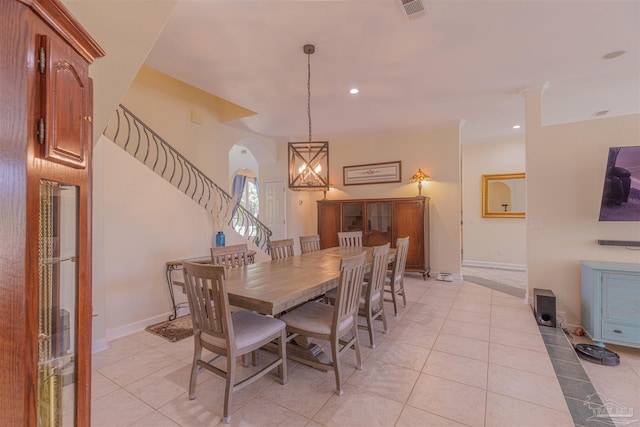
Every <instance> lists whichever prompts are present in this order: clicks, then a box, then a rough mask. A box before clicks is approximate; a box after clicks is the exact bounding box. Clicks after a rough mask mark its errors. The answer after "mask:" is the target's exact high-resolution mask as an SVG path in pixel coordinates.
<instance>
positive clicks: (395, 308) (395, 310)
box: [391, 283, 398, 316]
mask: <svg viewBox="0 0 640 427" xmlns="http://www.w3.org/2000/svg"><path fill="white" fill-rule="evenodd" d="M391 300H392V301H393V314H394V316H397V315H398V304H397V301H396V285H395V283H392V284H391Z"/></svg>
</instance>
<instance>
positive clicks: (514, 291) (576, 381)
mask: <svg viewBox="0 0 640 427" xmlns="http://www.w3.org/2000/svg"><path fill="white" fill-rule="evenodd" d="M464 280H468V281H469V282H473V283H476V284H478V285H481V286H486V287H488V288H491V289H494V290H497V291H500V292H504V293H507V294H509V295H512V296H515V297H518V298H524V295H525V294H524V292H525V290H524V289H520V288H516V287H513V286H509V285H505V284H503V283H498V282H495V281H493V280H488V279H484V278H482V277H475V276H467V275H465V276H464ZM538 329H540V334H541V335H542V340H543V341H544V343H545V346H546V347H547V352H548V353H549V357H550V359H551V364H552V365H553V369H554V370H555V372H556V377H557V378H558V382H560V388H562V393H563V394H564V399H565V400H566V402H567V406H568V407H569V411H571V417H572V418H573V422H574V424H575V425H576V426H577V427H594V426H602V425H610V426H613V425H615V424H614V423H613V421H612V420H611V418H610V417H609V414H608V412H607V409H606V407H605V406H604V404H603V402H602V399H601V398H600V396H599V395H598V393H597V392H596V389H595V388H594V387H593V384H592V383H591V379H590V378H589V376H588V375H587V373H586V372H585V370H584V368H583V367H582V364H581V363H580V360H579V359H578V355H577V354H576V352H575V350H574V349H573V346H572V345H571V343H570V342H569V340H568V339H567V336H566V335H565V333H564V330H563V329H562V328H552V327H549V326H538ZM596 415H597V417H596Z"/></svg>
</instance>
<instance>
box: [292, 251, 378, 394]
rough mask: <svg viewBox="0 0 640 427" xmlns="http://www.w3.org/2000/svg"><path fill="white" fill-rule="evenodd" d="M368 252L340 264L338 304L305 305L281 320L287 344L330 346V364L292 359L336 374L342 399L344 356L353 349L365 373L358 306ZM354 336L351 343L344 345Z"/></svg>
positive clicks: (358, 363)
mask: <svg viewBox="0 0 640 427" xmlns="http://www.w3.org/2000/svg"><path fill="white" fill-rule="evenodd" d="M365 259H366V252H364V251H363V252H362V253H361V254H359V255H355V256H352V257H346V258H342V259H341V260H340V278H339V279H338V292H337V295H336V303H335V305H333V306H331V305H329V304H324V303H322V302H318V301H310V302H306V303H304V304H302V305H300V306H298V307H297V308H294V309H293V310H291V311H289V312H288V313H285V314H283V315H282V316H281V317H280V319H281V320H282V321H284V322H285V323H286V324H287V332H288V333H289V335H288V336H287V342H289V341H291V340H293V339H295V338H296V337H298V336H305V337H309V338H318V339H322V340H326V341H329V342H330V346H331V360H332V362H330V363H328V364H327V363H322V362H317V361H311V360H306V359H302V358H298V357H296V356H295V355H291V356H290V358H291V359H293V360H296V361H298V362H300V363H304V364H306V365H309V366H312V367H314V368H317V369H321V370H333V371H334V373H335V378H336V393H337V394H338V396H342V394H343V393H344V391H343V389H342V379H341V372H340V357H341V354H342V353H343V352H344V351H345V350H347V349H350V348H352V347H353V348H354V349H355V351H356V369H362V359H361V356H360V340H359V339H358V319H357V317H358V305H359V304H358V303H359V301H360V293H361V292H362V278H363V273H364V266H365ZM349 333H351V336H350V337H349V339H348V340H345V341H342V340H341V338H344V337H345V336H346V335H347V334H349Z"/></svg>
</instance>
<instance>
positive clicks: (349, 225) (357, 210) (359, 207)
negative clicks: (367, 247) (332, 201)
mask: <svg viewBox="0 0 640 427" xmlns="http://www.w3.org/2000/svg"><path fill="white" fill-rule="evenodd" d="M363 208H364V204H363V203H343V204H342V231H359V230H363V228H362V227H363V224H362V222H363V221H362V211H363Z"/></svg>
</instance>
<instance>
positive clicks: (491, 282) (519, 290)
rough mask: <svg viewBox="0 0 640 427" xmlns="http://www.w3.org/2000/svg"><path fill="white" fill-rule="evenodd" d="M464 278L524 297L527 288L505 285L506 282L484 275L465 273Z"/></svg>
mask: <svg viewBox="0 0 640 427" xmlns="http://www.w3.org/2000/svg"><path fill="white" fill-rule="evenodd" d="M464 280H466V281H469V282H472V283H475V284H477V285H480V286H485V287H487V288H490V289H493V290H496V291H499V292H502V293H505V294H509V295H511V296H514V297H518V298H524V292H525V290H524V289H522V288H516V287H515V286H509V285H505V284H504V283H499V282H496V281H494V280H489V279H485V278H483V277H477V276H468V275H466V274H465V276H464Z"/></svg>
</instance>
